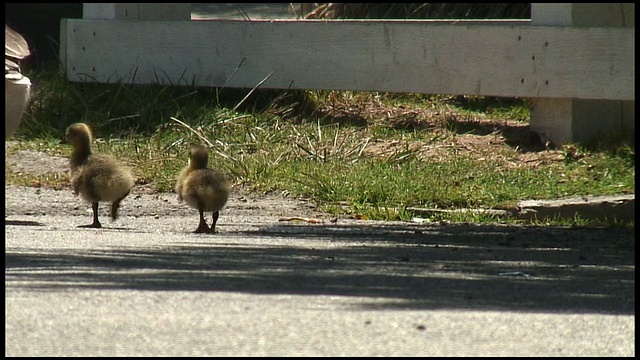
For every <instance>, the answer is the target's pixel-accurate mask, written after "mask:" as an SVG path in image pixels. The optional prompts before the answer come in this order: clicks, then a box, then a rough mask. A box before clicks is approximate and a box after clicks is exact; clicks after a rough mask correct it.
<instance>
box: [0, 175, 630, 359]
mask: <svg viewBox="0 0 640 360" xmlns="http://www.w3.org/2000/svg"><path fill="white" fill-rule="evenodd" d="M5 195H6V199H5V208H6V209H7V216H8V217H6V218H5V222H6V225H5V237H6V240H5V303H6V307H5V330H6V332H5V355H6V356H356V355H357V356H634V355H635V236H634V234H633V231H628V230H622V229H572V228H569V227H532V226H504V225H481V226H480V225H468V224H454V225H433V224H412V223H402V222H377V221H358V220H345V219H339V220H338V221H336V222H331V221H329V219H327V218H325V217H323V214H320V213H315V212H314V209H313V208H312V206H310V205H309V204H307V203H306V202H305V201H303V200H295V199H285V200H282V201H279V202H274V201H271V202H269V201H265V200H264V199H254V198H248V197H243V196H239V195H238V194H234V196H233V197H232V199H231V200H230V206H229V208H228V209H226V210H225V211H223V213H222V214H221V217H220V221H219V223H218V228H219V231H220V232H219V233H218V234H216V235H196V234H192V233H190V232H189V231H191V230H193V229H194V228H195V227H196V226H197V214H194V213H193V212H192V211H190V210H189V209H188V208H186V207H184V206H182V207H180V205H179V204H177V203H175V204H174V203H173V201H174V200H173V199H172V198H173V196H171V197H166V198H165V197H163V196H162V195H161V196H157V195H145V194H136V195H135V196H133V197H131V198H127V199H126V200H125V202H124V203H123V206H122V214H123V217H122V218H121V219H119V220H118V221H117V222H115V223H111V222H109V221H108V220H107V218H106V217H107V214H108V212H103V213H101V214H103V215H101V219H102V220H103V225H104V226H105V227H104V228H102V229H81V228H77V227H76V226H77V225H81V224H85V223H88V222H89V221H90V220H91V214H90V213H89V212H87V207H86V206H85V204H83V203H82V202H81V201H80V200H73V199H74V198H73V197H72V196H71V195H70V193H69V192H68V191H54V190H46V189H34V188H17V189H16V188H13V187H6V188H5ZM134 214H135V215H134ZM295 217H300V218H301V219H305V218H312V219H316V220H317V221H318V222H317V223H312V222H305V221H299V222H296V221H279V220H282V219H286V218H288V219H292V218H295Z"/></svg>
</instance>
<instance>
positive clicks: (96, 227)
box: [78, 223, 102, 229]
mask: <svg viewBox="0 0 640 360" xmlns="http://www.w3.org/2000/svg"><path fill="white" fill-rule="evenodd" d="M78 227H79V228H94V229H100V228H101V227H102V224H100V223H93V224H89V225H78Z"/></svg>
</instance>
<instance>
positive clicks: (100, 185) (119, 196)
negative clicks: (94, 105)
mask: <svg viewBox="0 0 640 360" xmlns="http://www.w3.org/2000/svg"><path fill="white" fill-rule="evenodd" d="M66 140H67V142H68V143H69V144H71V145H73V153H72V154H71V160H70V166H71V185H72V187H73V193H74V194H75V195H78V194H80V197H82V199H84V200H86V201H88V202H90V203H91V206H92V207H93V223H91V224H89V225H81V226H79V227H87V228H101V227H102V225H101V224H100V221H99V220H98V203H99V202H104V201H109V202H111V203H112V204H111V220H112V221H115V220H116V219H117V218H118V209H119V208H120V202H121V201H122V200H123V199H124V198H125V197H126V196H127V195H129V192H130V191H131V189H132V188H133V186H134V184H135V181H134V176H133V173H132V172H131V169H129V168H128V167H126V166H124V165H122V164H121V163H119V162H118V161H117V160H116V159H114V158H113V157H111V156H108V155H103V154H93V153H92V151H91V142H92V140H93V136H92V132H91V129H90V128H89V126H87V125H86V124H84V123H75V124H73V125H70V126H69V127H68V128H67V131H66Z"/></svg>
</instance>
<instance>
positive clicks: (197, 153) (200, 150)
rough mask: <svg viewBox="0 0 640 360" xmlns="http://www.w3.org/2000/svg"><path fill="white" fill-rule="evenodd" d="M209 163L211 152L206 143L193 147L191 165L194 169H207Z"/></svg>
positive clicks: (190, 157)
mask: <svg viewBox="0 0 640 360" xmlns="http://www.w3.org/2000/svg"><path fill="white" fill-rule="evenodd" d="M208 164H209V152H208V151H207V148H206V147H205V146H204V145H196V146H194V147H192V148H191V154H190V155H189V166H191V168H192V169H206V168H207V165H208Z"/></svg>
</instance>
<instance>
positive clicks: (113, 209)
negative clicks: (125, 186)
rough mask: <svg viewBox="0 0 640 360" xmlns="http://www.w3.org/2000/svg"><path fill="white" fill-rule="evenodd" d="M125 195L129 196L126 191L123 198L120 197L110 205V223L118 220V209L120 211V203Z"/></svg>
mask: <svg viewBox="0 0 640 360" xmlns="http://www.w3.org/2000/svg"><path fill="white" fill-rule="evenodd" d="M127 195H129V192H128V191H127V193H126V194H124V196H123V197H121V198H120V199H118V200H116V201H114V202H113V203H112V204H111V221H116V219H117V218H118V209H120V202H122V200H123V199H124V198H125V197H127Z"/></svg>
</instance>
